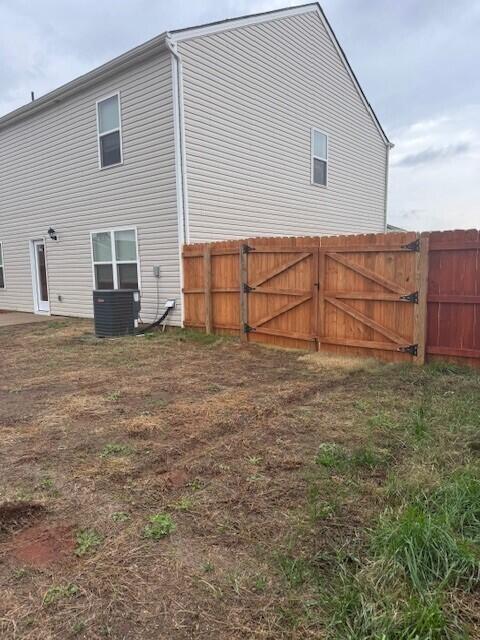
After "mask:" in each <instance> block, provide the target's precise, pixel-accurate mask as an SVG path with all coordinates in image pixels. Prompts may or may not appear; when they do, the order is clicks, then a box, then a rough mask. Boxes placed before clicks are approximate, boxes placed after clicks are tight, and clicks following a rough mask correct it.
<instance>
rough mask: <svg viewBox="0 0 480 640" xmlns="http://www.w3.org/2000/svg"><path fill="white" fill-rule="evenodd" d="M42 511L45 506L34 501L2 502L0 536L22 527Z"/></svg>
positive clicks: (0, 506) (0, 505)
mask: <svg viewBox="0 0 480 640" xmlns="http://www.w3.org/2000/svg"><path fill="white" fill-rule="evenodd" d="M44 513H45V507H44V506H43V505H42V504H38V503H34V502H4V503H3V504H0V536H2V534H3V535H5V534H9V533H11V532H13V531H16V530H18V529H22V528H23V527H24V526H25V525H26V524H28V523H30V522H31V521H32V520H34V519H36V518H39V517H40V516H41V515H43V514H44Z"/></svg>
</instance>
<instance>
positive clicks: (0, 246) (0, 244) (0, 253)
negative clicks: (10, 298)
mask: <svg viewBox="0 0 480 640" xmlns="http://www.w3.org/2000/svg"><path fill="white" fill-rule="evenodd" d="M0 256H1V257H2V262H1V264H0V269H1V270H2V273H3V287H0V291H5V290H6V288H7V279H6V277H5V252H4V250H3V241H2V240H0Z"/></svg>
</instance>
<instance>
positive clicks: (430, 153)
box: [393, 142, 471, 167]
mask: <svg viewBox="0 0 480 640" xmlns="http://www.w3.org/2000/svg"><path fill="white" fill-rule="evenodd" d="M470 149H471V145H470V143H468V142H459V143H458V144H452V145H449V146H447V147H436V148H434V147H429V148H428V149H424V150H423V151H419V152H418V153H411V154H409V155H407V156H405V157H403V158H402V159H401V160H399V161H398V162H396V163H393V166H397V167H415V166H417V165H419V164H427V163H430V162H436V161H438V160H449V159H451V158H454V157H455V156H462V155H464V154H466V153H468V152H469V151H470Z"/></svg>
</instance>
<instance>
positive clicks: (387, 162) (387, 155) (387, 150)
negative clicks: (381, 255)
mask: <svg viewBox="0 0 480 640" xmlns="http://www.w3.org/2000/svg"><path fill="white" fill-rule="evenodd" d="M394 146H395V145H394V144H393V143H392V142H387V145H386V147H385V212H384V232H385V233H386V232H387V208H388V173H389V167H390V149H393V147H394Z"/></svg>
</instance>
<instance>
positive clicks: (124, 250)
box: [92, 229, 139, 289]
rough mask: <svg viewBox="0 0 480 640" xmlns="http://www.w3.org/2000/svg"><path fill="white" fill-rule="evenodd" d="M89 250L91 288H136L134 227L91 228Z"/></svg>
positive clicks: (135, 235)
mask: <svg viewBox="0 0 480 640" xmlns="http://www.w3.org/2000/svg"><path fill="white" fill-rule="evenodd" d="M92 254H93V270H94V274H95V289H138V284H139V277H138V271H139V269H138V252H137V232H136V230H135V229H118V230H114V231H96V232H93V233H92Z"/></svg>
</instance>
